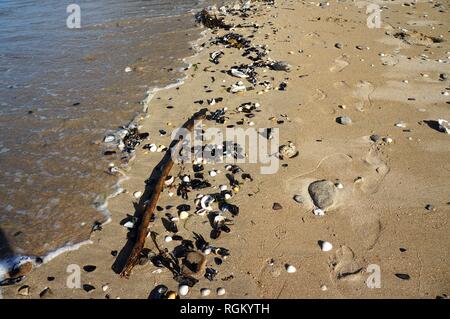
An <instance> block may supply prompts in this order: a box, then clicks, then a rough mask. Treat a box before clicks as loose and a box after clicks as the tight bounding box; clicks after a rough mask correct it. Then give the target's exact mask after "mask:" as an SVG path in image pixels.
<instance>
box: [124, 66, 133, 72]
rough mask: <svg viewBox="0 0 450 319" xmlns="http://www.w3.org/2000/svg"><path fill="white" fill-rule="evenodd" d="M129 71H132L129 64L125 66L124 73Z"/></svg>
mask: <svg viewBox="0 0 450 319" xmlns="http://www.w3.org/2000/svg"><path fill="white" fill-rule="evenodd" d="M131 71H133V69H132V68H130V67H129V66H127V67H126V68H125V72H126V73H129V72H131Z"/></svg>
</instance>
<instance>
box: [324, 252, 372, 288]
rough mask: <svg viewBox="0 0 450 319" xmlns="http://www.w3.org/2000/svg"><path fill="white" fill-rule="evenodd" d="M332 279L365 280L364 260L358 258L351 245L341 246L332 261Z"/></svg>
mask: <svg viewBox="0 0 450 319" xmlns="http://www.w3.org/2000/svg"><path fill="white" fill-rule="evenodd" d="M329 265H330V269H331V276H332V279H333V280H335V281H341V280H342V281H358V282H361V281H363V280H364V277H363V272H364V267H363V266H362V262H361V261H360V260H359V259H358V258H356V256H355V253H354V252H353V251H352V250H351V249H350V247H347V246H342V247H341V248H339V249H338V250H337V251H336V253H335V254H334V256H333V257H332V258H331V261H330V264H329Z"/></svg>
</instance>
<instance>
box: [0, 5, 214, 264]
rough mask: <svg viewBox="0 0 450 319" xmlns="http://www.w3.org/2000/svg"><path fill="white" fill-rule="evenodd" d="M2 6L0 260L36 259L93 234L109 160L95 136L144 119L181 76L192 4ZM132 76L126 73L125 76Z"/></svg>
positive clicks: (109, 179) (111, 180)
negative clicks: (77, 15)
mask: <svg viewBox="0 0 450 319" xmlns="http://www.w3.org/2000/svg"><path fill="white" fill-rule="evenodd" d="M70 3H71V2H66V1H60V0H44V1H12V0H7V1H1V2H0V28H1V30H2V32H1V33H0V96H1V99H0V244H1V246H0V259H1V258H4V257H6V256H8V255H11V254H22V255H31V256H42V255H45V254H47V253H49V252H50V251H54V250H56V249H57V248H60V247H62V246H64V245H68V244H72V243H78V242H80V241H83V240H85V239H87V238H88V237H89V233H90V231H91V228H92V225H93V223H94V222H96V221H100V222H103V221H105V220H106V219H107V211H106V210H104V209H103V210H102V208H104V206H103V203H104V201H105V199H106V197H107V196H108V194H111V193H112V192H113V191H114V185H115V184H116V183H117V177H113V176H110V175H108V174H106V173H105V171H106V168H107V165H108V163H109V162H110V161H112V160H117V157H114V155H113V156H112V157H110V158H109V157H108V156H104V155H103V151H104V149H103V146H102V139H103V137H104V136H105V135H106V134H108V133H109V132H113V131H115V130H116V129H117V128H118V127H120V126H121V125H124V124H127V123H128V122H129V121H130V120H131V119H133V118H134V117H135V116H136V115H138V114H139V113H140V112H141V110H142V104H141V101H142V100H143V99H144V98H145V92H146V91H147V90H149V89H151V88H152V87H155V86H164V85H167V84H169V83H172V82H174V81H175V79H177V78H179V77H181V76H182V74H181V73H179V72H178V71H180V68H181V69H182V68H183V67H185V64H184V63H183V61H182V58H183V57H186V56H189V55H192V53H193V52H192V50H191V49H190V46H189V44H188V42H189V41H192V40H195V39H196V38H198V37H199V32H200V30H199V28H198V27H196V25H195V23H194V21H193V20H194V19H193V16H192V14H190V13H188V12H190V10H192V9H198V8H200V7H201V6H204V5H206V4H207V3H206V2H204V1H201V2H200V1H191V0H171V1H169V0H148V1H143V0H140V1H138V0H136V1H123V0H121V1H119V0H109V1H103V0H102V1H77V4H78V5H79V6H80V8H81V28H80V29H69V28H67V27H66V18H67V16H68V15H69V14H68V13H66V7H67V5H68V4H70ZM126 67H131V68H132V69H133V72H128V73H127V72H125V68H126Z"/></svg>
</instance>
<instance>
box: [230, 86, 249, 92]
mask: <svg viewBox="0 0 450 319" xmlns="http://www.w3.org/2000/svg"><path fill="white" fill-rule="evenodd" d="M230 91H231V93H238V92H244V91H247V88H246V87H245V85H242V84H233V85H232V86H231V88H230Z"/></svg>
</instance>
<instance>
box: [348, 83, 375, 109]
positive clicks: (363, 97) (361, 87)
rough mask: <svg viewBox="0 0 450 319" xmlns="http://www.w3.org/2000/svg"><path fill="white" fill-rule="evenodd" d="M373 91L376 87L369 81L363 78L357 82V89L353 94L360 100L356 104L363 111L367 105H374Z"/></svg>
mask: <svg viewBox="0 0 450 319" xmlns="http://www.w3.org/2000/svg"><path fill="white" fill-rule="evenodd" d="M373 91H375V87H374V85H373V84H372V83H370V82H368V81H363V80H361V81H359V82H358V83H357V84H356V89H355V90H354V92H353V96H354V97H355V98H357V99H359V100H360V101H359V103H357V105H356V108H357V109H358V110H359V111H363V110H364V106H365V105H368V106H371V105H372V101H371V100H370V95H371V94H372V93H373Z"/></svg>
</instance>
